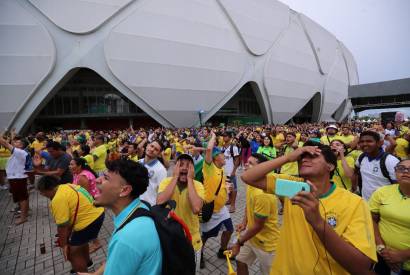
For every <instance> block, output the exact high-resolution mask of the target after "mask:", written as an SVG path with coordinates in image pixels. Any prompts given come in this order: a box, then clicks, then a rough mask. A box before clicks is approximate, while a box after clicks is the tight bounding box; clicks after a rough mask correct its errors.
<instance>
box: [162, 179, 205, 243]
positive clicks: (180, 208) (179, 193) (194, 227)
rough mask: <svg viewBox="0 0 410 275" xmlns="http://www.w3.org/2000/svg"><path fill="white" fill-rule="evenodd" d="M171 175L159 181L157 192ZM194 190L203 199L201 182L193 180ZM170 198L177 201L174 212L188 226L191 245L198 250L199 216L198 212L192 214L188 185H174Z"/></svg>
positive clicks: (165, 186)
mask: <svg viewBox="0 0 410 275" xmlns="http://www.w3.org/2000/svg"><path fill="white" fill-rule="evenodd" d="M171 181H172V177H169V178H165V179H163V180H162V181H161V183H160V184H159V187H158V193H161V192H163V191H164V190H165V189H166V188H167V186H168V185H169V184H170V183H171ZM194 187H195V191H196V193H197V194H198V196H199V197H200V198H201V199H204V187H203V186H202V183H200V182H199V181H196V180H194ZM171 200H174V201H175V202H176V203H177V206H176V208H175V213H176V214H177V215H178V217H180V218H181V219H182V220H183V221H184V222H185V224H186V225H187V226H188V228H189V232H190V233H191V235H192V246H193V247H194V250H195V251H199V250H200V249H201V247H202V240H201V233H200V230H199V217H198V214H194V213H193V212H192V209H191V204H190V202H189V198H188V186H184V187H183V188H181V187H179V186H178V185H177V186H175V190H174V193H173V194H172V197H171Z"/></svg>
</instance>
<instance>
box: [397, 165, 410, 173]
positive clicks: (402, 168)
mask: <svg viewBox="0 0 410 275" xmlns="http://www.w3.org/2000/svg"><path fill="white" fill-rule="evenodd" d="M394 170H395V171H396V172H399V173H410V167H406V166H403V165H399V166H396V167H395V168H394Z"/></svg>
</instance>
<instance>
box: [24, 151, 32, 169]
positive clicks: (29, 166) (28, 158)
mask: <svg viewBox="0 0 410 275" xmlns="http://www.w3.org/2000/svg"><path fill="white" fill-rule="evenodd" d="M26 152H27V151H26ZM33 169H34V166H33V159H32V158H31V155H30V152H27V156H26V161H25V163H24V170H25V171H32V170H33Z"/></svg>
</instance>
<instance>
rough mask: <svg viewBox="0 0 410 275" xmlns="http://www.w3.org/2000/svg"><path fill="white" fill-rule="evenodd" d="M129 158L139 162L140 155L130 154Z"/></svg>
mask: <svg viewBox="0 0 410 275" xmlns="http://www.w3.org/2000/svg"><path fill="white" fill-rule="evenodd" d="M128 159H129V160H132V161H135V162H138V155H135V156H131V155H129V156H128Z"/></svg>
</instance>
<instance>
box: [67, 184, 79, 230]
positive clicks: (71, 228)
mask: <svg viewBox="0 0 410 275" xmlns="http://www.w3.org/2000/svg"><path fill="white" fill-rule="evenodd" d="M68 186H70V188H71V189H73V190H74V192H75V193H76V194H77V206H76V207H75V212H74V218H73V223H72V224H71V226H70V234H71V232H72V231H73V228H74V225H75V222H76V221H77V214H78V207H79V206H80V195H79V194H78V191H77V190H76V189H75V188H74V187H73V186H72V185H71V184H69V185H68Z"/></svg>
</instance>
